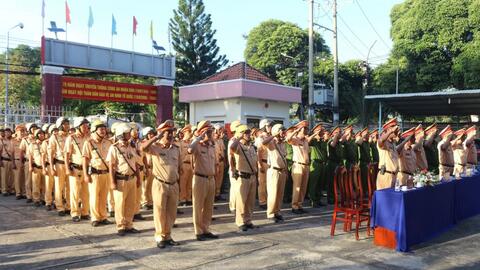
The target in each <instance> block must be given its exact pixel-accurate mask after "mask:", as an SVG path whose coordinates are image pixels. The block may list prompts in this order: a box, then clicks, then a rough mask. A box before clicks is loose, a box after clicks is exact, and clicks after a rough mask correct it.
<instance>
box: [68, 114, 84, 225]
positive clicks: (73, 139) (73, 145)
mask: <svg viewBox="0 0 480 270" xmlns="http://www.w3.org/2000/svg"><path fill="white" fill-rule="evenodd" d="M89 125H90V122H89V121H88V120H87V119H86V118H84V117H77V118H75V119H74V121H73V128H75V129H76V131H75V133H74V134H72V135H70V136H69V137H68V138H67V139H66V141H65V173H66V174H67V175H68V176H69V184H70V207H71V211H70V215H71V217H72V221H73V222H80V220H81V219H83V220H89V219H90V216H89V214H88V211H89V210H90V201H89V195H88V184H87V183H86V182H85V181H84V175H83V166H82V163H83V153H82V150H83V144H84V143H85V141H87V140H88V139H89V138H90V126H89ZM80 203H81V204H80Z"/></svg>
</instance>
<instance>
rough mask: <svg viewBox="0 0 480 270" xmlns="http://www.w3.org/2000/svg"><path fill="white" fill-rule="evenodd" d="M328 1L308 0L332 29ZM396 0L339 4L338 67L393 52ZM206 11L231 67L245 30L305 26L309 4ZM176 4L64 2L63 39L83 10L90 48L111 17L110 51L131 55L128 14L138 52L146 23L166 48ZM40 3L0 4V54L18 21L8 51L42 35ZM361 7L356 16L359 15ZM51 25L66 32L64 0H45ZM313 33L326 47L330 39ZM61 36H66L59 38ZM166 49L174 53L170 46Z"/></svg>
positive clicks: (221, 4) (267, 0)
mask: <svg viewBox="0 0 480 270" xmlns="http://www.w3.org/2000/svg"><path fill="white" fill-rule="evenodd" d="M332 2H333V0H315V5H314V22H315V23H317V24H320V25H323V26H326V27H329V28H331V27H332V25H333V22H332ZM401 2H403V1H402V0H338V32H339V39H338V44H339V48H338V52H339V60H340V62H345V61H347V60H350V59H362V60H365V59H366V58H367V54H368V50H369V47H370V46H371V45H372V44H373V43H374V42H375V41H376V42H375V44H374V46H373V47H372V50H371V53H370V57H369V62H370V63H371V64H372V65H378V64H380V63H382V62H384V61H386V59H387V57H388V54H389V52H390V49H391V47H392V43H391V39H390V25H391V24H390V11H391V9H392V7H393V6H394V5H395V4H398V3H401ZM204 4H205V10H206V12H207V13H210V14H211V16H212V22H213V28H214V29H216V30H217V33H216V35H215V38H216V39H217V44H218V46H219V47H220V53H222V54H226V55H227V58H228V59H229V60H230V61H231V63H230V64H233V63H236V62H239V61H243V60H244V57H243V51H244V49H245V44H246V41H245V39H244V36H245V35H247V34H248V32H249V31H250V30H251V29H252V28H253V27H255V26H256V25H258V24H259V23H261V22H262V21H265V20H268V19H280V20H284V21H289V22H293V23H295V24H297V25H298V26H300V27H301V28H305V29H306V28H307V27H308V1H306V0H204ZM177 5H178V1H177V0H136V1H132V0H68V6H69V8H70V16H71V21H72V22H71V24H68V26H67V31H68V40H70V41H75V42H83V43H87V39H88V38H87V37H88V15H89V6H91V8H92V11H93V18H94V23H93V27H92V28H91V30H90V43H91V44H94V45H99V46H105V47H110V44H111V41H112V39H111V23H112V14H113V15H114V16H115V19H116V22H117V32H118V35H116V36H114V37H113V47H114V48H119V49H125V50H132V25H133V16H135V17H136V18H137V20H138V28H137V36H135V37H134V48H135V51H137V52H143V53H151V41H150V32H149V31H150V30H149V29H150V21H153V29H154V39H155V40H156V41H157V43H158V44H160V45H162V46H164V47H165V48H166V49H167V51H168V50H169V48H170V46H169V42H168V30H167V29H168V22H169V20H170V18H171V17H172V15H173V9H176V8H177ZM41 7H42V0H2V7H1V9H0V51H4V50H5V48H6V35H7V31H8V30H9V29H10V28H11V27H13V26H14V25H16V24H17V23H19V22H22V23H23V24H24V25H25V27H24V28H23V29H19V28H15V29H13V30H11V31H10V47H11V48H12V47H16V46H17V45H18V44H27V45H31V46H39V45H40V38H41V36H42V17H41ZM362 10H363V12H362ZM50 21H56V23H57V26H58V27H62V28H65V1H64V0H45V35H46V36H47V37H52V38H53V37H54V35H53V34H52V33H49V32H48V30H47V29H46V28H47V27H49V25H50ZM320 33H321V34H322V36H323V37H324V39H325V40H326V42H327V45H329V46H330V48H331V47H332V43H333V40H332V34H331V33H330V32H328V31H325V30H321V31H320ZM59 39H65V34H59ZM172 50H173V49H172Z"/></svg>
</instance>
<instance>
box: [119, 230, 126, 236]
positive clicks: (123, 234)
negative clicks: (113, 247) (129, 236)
mask: <svg viewBox="0 0 480 270" xmlns="http://www.w3.org/2000/svg"><path fill="white" fill-rule="evenodd" d="M126 233H127V232H126V231H125V230H118V231H117V235H118V236H125V234H126Z"/></svg>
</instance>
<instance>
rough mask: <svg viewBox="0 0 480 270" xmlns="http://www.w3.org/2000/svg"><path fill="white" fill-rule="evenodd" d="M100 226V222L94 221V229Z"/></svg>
mask: <svg viewBox="0 0 480 270" xmlns="http://www.w3.org/2000/svg"><path fill="white" fill-rule="evenodd" d="M98 226H100V222H98V221H93V222H92V227H98Z"/></svg>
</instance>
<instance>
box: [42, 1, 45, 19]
mask: <svg viewBox="0 0 480 270" xmlns="http://www.w3.org/2000/svg"><path fill="white" fill-rule="evenodd" d="M42 18H44V19H45V0H42Z"/></svg>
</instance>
